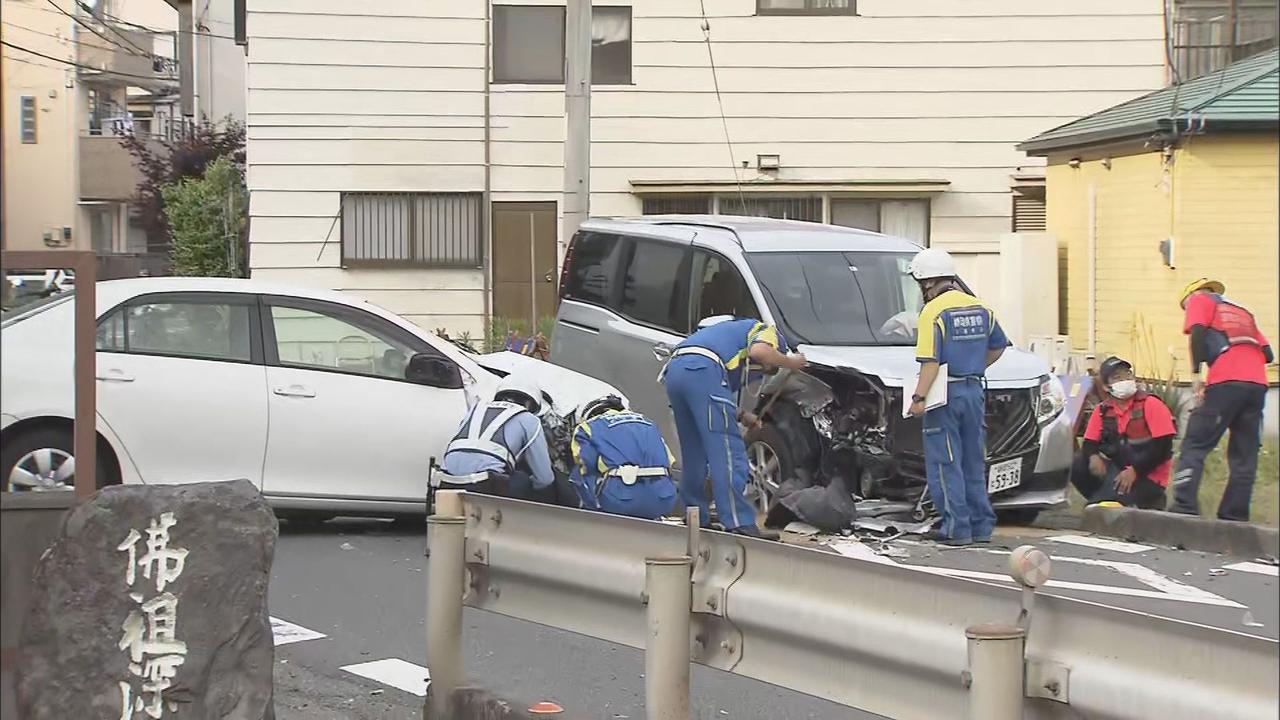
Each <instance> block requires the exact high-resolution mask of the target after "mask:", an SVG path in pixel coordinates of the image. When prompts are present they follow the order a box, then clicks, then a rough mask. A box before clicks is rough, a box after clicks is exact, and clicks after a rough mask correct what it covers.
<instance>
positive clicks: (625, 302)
mask: <svg viewBox="0 0 1280 720" xmlns="http://www.w3.org/2000/svg"><path fill="white" fill-rule="evenodd" d="M687 263H688V252H687V248H686V247H685V246H683V245H674V244H671V243H664V242H659V241H655V240H640V239H635V240H632V251H631V254H630V257H629V258H628V259H627V266H626V271H625V272H624V273H623V279H622V297H621V298H620V299H619V301H618V312H619V313H621V314H623V315H625V316H627V317H629V318H631V319H632V320H636V321H638V322H642V323H645V324H647V325H653V326H657V327H660V328H663V329H666V330H670V331H672V332H674V333H676V334H678V335H687V334H688V333H689V305H688V302H689V292H688V289H687V285H686V283H685V281H684V278H687V277H688V275H689V270H688V268H689V266H688V264H687Z"/></svg>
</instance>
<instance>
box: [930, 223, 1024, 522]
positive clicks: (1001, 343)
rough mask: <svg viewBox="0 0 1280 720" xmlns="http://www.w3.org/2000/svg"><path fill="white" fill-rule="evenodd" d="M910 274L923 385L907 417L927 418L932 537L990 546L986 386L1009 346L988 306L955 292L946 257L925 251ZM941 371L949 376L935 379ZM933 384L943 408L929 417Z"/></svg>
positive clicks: (940, 252)
mask: <svg viewBox="0 0 1280 720" xmlns="http://www.w3.org/2000/svg"><path fill="white" fill-rule="evenodd" d="M908 272H909V273H910V274H911V276H912V277H914V278H915V279H916V282H918V283H919V284H920V290H921V292H922V293H923V294H924V299H925V306H924V309H923V310H921V311H920V322H919V324H918V325H917V329H918V338H917V341H916V359H917V360H918V361H919V362H920V380H919V382H918V383H917V385H916V389H915V393H914V394H913V395H912V398H911V400H912V403H911V409H910V412H911V414H912V415H921V414H923V415H924V459H925V474H926V476H927V479H928V484H929V495H930V497H931V498H932V499H933V505H934V507H936V508H938V510H939V512H940V513H941V515H942V527H941V528H939V529H938V530H937V531H935V534H934V535H933V539H935V540H938V541H940V542H943V543H945V544H947V545H968V544H970V543H972V542H975V541H976V542H990V541H991V533H992V531H993V530H994V529H995V524H996V514H995V511H994V510H992V508H991V499H990V498H989V497H988V496H987V476H986V446H987V441H986V429H985V427H984V416H985V414H986V412H985V411H986V394H985V392H984V387H983V386H984V384H985V382H984V378H985V377H986V372H987V368H988V367H990V366H991V364H992V363H994V362H995V361H996V360H999V359H1000V356H1001V355H1002V354H1003V353H1004V349H1005V348H1006V347H1008V346H1009V344H1010V343H1009V340H1008V338H1006V337H1005V334H1004V331H1003V330H1001V329H1000V324H999V323H998V322H996V316H995V313H994V312H992V310H991V308H989V307H987V306H986V305H984V304H982V301H981V300H979V299H978V298H976V297H974V296H972V295H970V294H968V293H966V292H964V291H963V290H961V289H960V287H959V286H958V284H957V283H956V270H955V261H954V260H953V259H952V258H951V255H949V254H948V253H946V252H945V251H943V250H939V249H937V248H928V249H926V250H923V251H921V252H920V253H919V254H917V255H916V256H915V257H914V258H913V259H912V260H911V264H910V265H909V266H908ZM943 365H945V366H946V367H947V377H938V375H939V369H940V368H941V366H943ZM934 382H945V383H947V402H946V404H945V405H943V406H941V407H938V408H934V409H931V410H928V411H927V412H926V410H925V402H924V401H925V396H926V395H928V393H929V389H930V388H931V387H933V383H934Z"/></svg>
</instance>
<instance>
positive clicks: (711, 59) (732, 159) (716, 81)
mask: <svg viewBox="0 0 1280 720" xmlns="http://www.w3.org/2000/svg"><path fill="white" fill-rule="evenodd" d="M698 7H699V8H700V9H701V10H702V36H703V38H705V39H706V43H707V62H708V63H709V64H710V66H711V83H712V85H713V86H714V87H715V90H716V105H717V106H719V108H720V125H721V126H722V127H723V128H724V142H725V145H727V146H728V147H729V169H730V170H732V171H733V182H734V184H735V185H736V186H737V188H738V202H739V203H740V204H741V205H742V212H743V213H744V214H745V213H747V212H748V211H747V198H746V196H745V195H743V193H742V177H741V176H740V175H739V174H738V158H737V154H736V153H734V151H733V140H731V139H730V138H729V119H728V118H727V117H725V114H724V98H723V97H721V95H720V78H719V76H718V74H717V72H716V56H715V53H714V52H712V50H711V21H710V20H708V19H707V4H706V2H705V1H704V0H698Z"/></svg>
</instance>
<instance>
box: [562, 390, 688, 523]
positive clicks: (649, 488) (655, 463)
mask: <svg viewBox="0 0 1280 720" xmlns="http://www.w3.org/2000/svg"><path fill="white" fill-rule="evenodd" d="M576 419H577V422H578V424H577V426H576V427H575V428H574V431H573V442H572V443H571V448H572V451H573V459H574V469H573V474H572V476H571V478H570V479H571V480H572V482H573V484H574V487H576V488H577V490H578V494H579V496H580V497H581V498H582V506H583V507H584V508H587V509H590V510H602V511H604V512H607V513H613V514H615V515H629V516H631V517H638V518H644V519H645V520H657V519H658V518H660V517H662V516H664V515H666V514H667V513H669V512H671V508H672V507H673V506H674V505H675V502H676V485H675V482H674V481H672V479H671V465H672V464H673V463H674V462H675V458H674V457H672V456H671V451H670V450H669V449H667V443H666V441H664V440H663V439H662V431H661V430H659V429H658V426H657V425H655V424H654V423H653V421H652V420H650V419H649V418H647V417H645V416H644V415H641V414H640V413H637V412H631V411H628V410H627V409H626V407H625V406H624V405H623V403H622V399H621V398H619V397H618V396H616V395H609V396H607V397H603V398H600V399H598V400H593V401H591V402H589V403H586V404H585V405H583V406H582V408H581V409H580V410H579V411H578V417H577V418H576Z"/></svg>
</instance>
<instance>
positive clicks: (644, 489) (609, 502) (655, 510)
mask: <svg viewBox="0 0 1280 720" xmlns="http://www.w3.org/2000/svg"><path fill="white" fill-rule="evenodd" d="M597 500H598V507H599V509H600V510H603V511H604V512H607V513H612V514H614V515H626V516H628V517H635V518H642V519H645V520H657V519H658V518H660V517H662V516H664V515H666V514H667V513H669V512H671V508H672V507H674V506H675V504H676V484H675V482H674V481H673V480H672V479H671V478H669V477H666V476H663V477H644V478H637V479H636V482H635V484H633V485H628V484H626V483H625V482H623V481H622V478H620V477H609V478H605V481H604V486H603V487H601V488H600V495H599V497H598V498H597Z"/></svg>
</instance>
